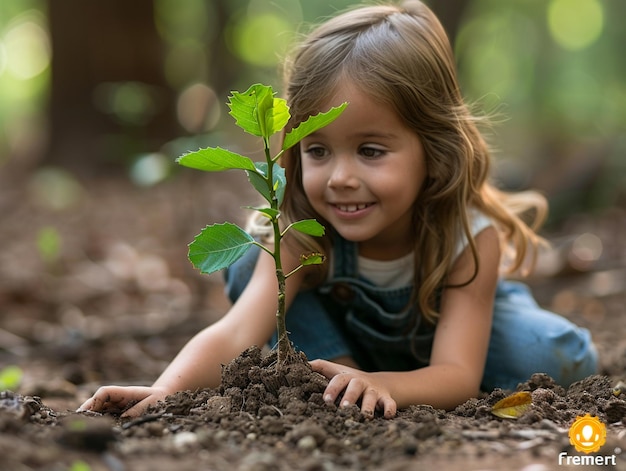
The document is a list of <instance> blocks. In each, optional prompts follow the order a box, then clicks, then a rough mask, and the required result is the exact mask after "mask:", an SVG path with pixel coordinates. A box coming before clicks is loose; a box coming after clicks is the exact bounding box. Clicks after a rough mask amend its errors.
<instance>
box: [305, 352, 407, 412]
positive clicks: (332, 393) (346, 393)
mask: <svg viewBox="0 0 626 471" xmlns="http://www.w3.org/2000/svg"><path fill="white" fill-rule="evenodd" d="M310 363H311V367H312V368H313V371H317V372H318V373H320V374H322V375H323V376H325V377H326V378H328V379H329V380H330V382H329V383H328V386H327V387H326V390H325V391H324V400H325V401H326V402H327V403H334V402H335V400H336V399H337V398H338V397H339V396H340V395H341V393H342V392H343V398H342V400H341V406H342V407H345V406H349V405H351V404H356V403H357V402H358V400H359V399H360V400H361V413H362V414H363V415H365V416H366V417H369V418H372V417H374V409H375V408H378V409H379V410H380V409H382V410H383V414H384V417H385V418H386V419H390V418H392V417H394V416H395V415H396V410H397V406H396V401H394V400H393V399H392V398H391V394H390V393H389V390H388V389H387V387H386V386H385V384H384V383H382V382H381V381H380V380H379V379H378V378H377V377H376V374H375V373H365V372H363V371H360V370H357V369H356V368H350V367H347V366H343V365H339V364H337V363H332V362H330V361H326V360H313V361H311V362H310Z"/></svg>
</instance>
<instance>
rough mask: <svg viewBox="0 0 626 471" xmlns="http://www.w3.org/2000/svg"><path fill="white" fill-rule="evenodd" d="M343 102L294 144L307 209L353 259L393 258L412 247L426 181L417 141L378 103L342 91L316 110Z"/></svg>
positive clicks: (353, 90) (352, 91) (349, 90)
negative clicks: (348, 246)
mask: <svg viewBox="0 0 626 471" xmlns="http://www.w3.org/2000/svg"><path fill="white" fill-rule="evenodd" d="M344 101H347V102H348V103H349V106H348V107H347V109H346V111H344V113H343V114H342V115H341V116H340V117H339V118H338V119H337V120H335V121H334V122H333V123H331V124H330V125H328V126H326V127H325V128H323V129H322V130H320V131H318V132H316V133H314V134H311V135H310V136H308V137H306V138H305V139H304V140H303V141H302V142H301V143H300V150H301V155H302V182H303V186H304V191H305V192H306V195H307V197H308V199H309V201H310V203H311V205H312V206H313V208H314V209H315V210H316V211H317V212H318V213H319V214H320V216H322V217H323V218H324V219H326V220H327V221H328V222H329V223H330V224H331V225H332V226H333V227H334V228H335V230H337V231H338V232H339V234H341V236H342V237H344V238H345V239H347V240H351V241H354V242H359V243H360V244H359V251H360V253H361V255H363V256H366V257H369V258H375V259H393V258H397V257H399V256H402V255H405V254H407V253H408V252H410V251H411V250H412V249H413V244H412V237H413V230H412V223H413V217H412V215H413V207H414V204H415V202H416V200H417V197H418V195H419V192H420V189H421V186H422V183H423V181H424V179H425V177H426V164H425V159H424V151H423V148H422V144H421V142H420V140H419V137H418V136H417V135H416V134H415V133H414V132H413V131H411V130H410V129H409V128H408V127H407V126H406V125H405V124H404V123H403V122H402V120H401V119H400V118H399V117H398V115H397V114H396V113H395V112H394V110H393V109H392V108H391V107H389V106H388V105H386V104H383V103H380V102H377V101H375V100H373V99H372V98H371V97H370V96H369V95H367V94H365V93H363V92H361V91H359V90H358V89H356V88H355V87H351V86H349V85H343V86H340V87H339V89H338V90H337V92H336V93H335V95H334V96H333V98H332V99H331V100H329V102H328V103H326V104H324V106H323V108H324V109H325V108H328V107H330V106H336V105H338V104H340V103H342V102H344Z"/></svg>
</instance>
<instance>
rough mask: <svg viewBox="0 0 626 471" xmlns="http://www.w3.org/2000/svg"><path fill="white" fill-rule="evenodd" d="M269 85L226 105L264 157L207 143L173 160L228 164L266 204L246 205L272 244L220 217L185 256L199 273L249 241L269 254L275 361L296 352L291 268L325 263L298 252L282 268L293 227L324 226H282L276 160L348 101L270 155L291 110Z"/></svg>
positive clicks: (317, 228) (315, 227) (234, 256)
mask: <svg viewBox="0 0 626 471" xmlns="http://www.w3.org/2000/svg"><path fill="white" fill-rule="evenodd" d="M274 95H275V93H274V91H273V90H272V87H269V86H266V85H261V84H255V85H252V86H251V87H250V88H249V89H248V90H247V91H245V92H244V93H239V92H232V95H231V96H230V101H229V103H228V106H229V108H230V115H231V116H232V117H233V118H234V119H235V123H236V124H237V125H238V126H239V127H240V128H242V129H243V130H244V131H245V132H247V133H249V134H252V135H254V136H257V137H260V138H261V139H262V141H263V148H264V155H265V161H264V162H263V161H261V162H255V161H253V160H252V159H250V158H248V157H245V156H243V155H240V154H237V153H235V152H231V151H229V150H226V149H222V148H220V147H210V148H204V149H200V150H198V151H195V152H189V153H186V154H184V155H182V156H181V157H179V158H178V159H177V162H178V163H179V164H181V165H183V166H185V167H190V168H194V169H198V170H204V171H209V172H220V171H225V170H231V169H239V170H244V171H245V172H246V174H247V176H248V180H249V181H250V183H251V184H252V186H253V187H254V188H255V189H256V190H257V191H258V192H259V194H260V195H261V196H262V197H263V198H264V199H265V200H266V201H267V203H268V204H269V206H267V205H265V206H248V207H247V208H248V209H251V210H254V211H257V212H258V213H260V214H261V215H262V216H263V217H265V218H267V219H268V220H269V223H270V224H271V227H272V233H273V244H272V245H273V248H269V247H266V246H265V245H263V244H262V243H260V242H258V241H257V240H255V239H254V237H253V236H252V235H250V234H249V233H248V232H246V231H245V230H244V229H242V228H240V227H239V226H237V225H236V224H233V223H230V222H225V223H223V224H213V225H210V226H207V227H205V228H204V229H203V230H202V232H200V234H198V235H197V236H196V237H195V239H194V240H193V242H191V244H189V260H190V261H191V263H192V264H193V265H194V266H195V267H196V268H197V269H199V270H200V271H201V272H202V273H207V274H208V273H213V272H215V271H218V270H221V269H223V268H227V267H229V266H230V265H232V264H233V263H234V262H235V261H237V260H238V259H239V258H241V257H242V256H243V255H244V254H245V253H246V252H247V251H248V250H249V249H250V248H251V247H252V246H253V245H256V246H258V247H260V248H261V249H262V250H264V251H266V252H267V253H269V254H270V255H271V256H272V258H273V259H274V263H275V267H276V280H277V281H278V292H277V296H278V308H277V310H276V329H277V333H278V363H279V364H285V363H287V362H289V361H290V360H291V359H293V358H294V357H295V351H294V349H293V346H292V344H291V342H290V341H289V337H288V334H287V329H286V325H285V316H286V308H285V281H286V280H287V278H289V277H290V276H291V275H293V274H294V273H295V272H296V271H298V270H300V269H301V268H302V267H304V266H307V265H318V264H321V263H323V262H324V255H323V254H320V253H307V254H301V256H300V265H299V266H298V267H296V268H295V269H294V270H293V271H291V272H289V273H285V272H284V271H283V266H282V260H281V252H280V250H281V241H282V239H283V238H284V237H285V235H286V234H287V233H288V232H289V231H292V230H295V231H299V232H301V233H304V234H307V235H310V236H314V237H321V236H322V235H324V227H323V226H322V225H321V224H320V223H319V222H317V221H316V220H315V219H305V220H301V221H295V222H293V223H291V224H289V225H288V226H287V227H281V225H280V223H279V218H280V205H281V203H282V200H283V196H284V193H285V186H286V184H287V181H286V178H285V171H284V169H283V168H282V167H281V166H280V165H279V163H278V161H279V159H280V157H281V156H282V155H283V153H284V152H285V150H287V149H289V148H290V147H292V146H294V145H296V144H297V143H298V142H299V141H300V140H302V139H303V138H304V137H306V136H308V135H309V134H311V133H314V132H315V131H317V130H319V129H321V128H323V127H324V126H326V125H327V124H329V123H331V122H332V121H334V120H335V119H336V118H337V117H338V116H339V115H340V114H341V113H342V112H343V110H344V109H345V107H346V106H347V104H346V103H344V104H342V105H341V106H338V107H334V108H331V109H330V110H328V111H326V112H324V113H320V114H317V115H315V116H311V117H309V118H308V119H307V120H306V121H303V122H302V123H300V124H299V125H298V126H296V127H294V128H293V129H291V130H290V131H289V132H287V133H286V134H285V136H284V139H283V142H282V146H281V148H280V151H279V152H278V153H277V154H276V155H274V156H272V152H271V149H270V137H271V136H273V135H274V134H276V133H277V132H280V131H282V130H283V129H284V128H285V126H286V125H287V123H288V121H289V119H290V118H291V114H290V113H289V107H288V105H287V102H286V100H284V99H282V98H277V97H275V96H274Z"/></svg>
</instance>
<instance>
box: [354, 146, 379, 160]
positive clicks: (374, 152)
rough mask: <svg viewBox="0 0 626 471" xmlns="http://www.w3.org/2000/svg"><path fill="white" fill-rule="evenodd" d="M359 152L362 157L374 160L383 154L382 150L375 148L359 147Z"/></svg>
mask: <svg viewBox="0 0 626 471" xmlns="http://www.w3.org/2000/svg"><path fill="white" fill-rule="evenodd" d="M360 152H361V155H362V156H363V157H367V158H369V159H375V158H376V157H380V156H381V155H383V154H384V153H385V152H384V151H383V150H381V149H377V148H375V147H361V149H360Z"/></svg>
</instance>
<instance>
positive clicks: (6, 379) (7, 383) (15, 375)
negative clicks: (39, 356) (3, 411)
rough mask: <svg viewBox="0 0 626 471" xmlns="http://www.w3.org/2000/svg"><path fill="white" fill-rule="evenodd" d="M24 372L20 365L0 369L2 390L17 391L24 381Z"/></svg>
mask: <svg viewBox="0 0 626 471" xmlns="http://www.w3.org/2000/svg"><path fill="white" fill-rule="evenodd" d="M22 376H23V372H22V369H21V368H20V367H19V366H15V365H12V366H7V367H6V368H3V369H2V370H0V391H4V390H7V389H9V390H11V391H15V390H17V388H18V387H19V386H20V383H21V382H22Z"/></svg>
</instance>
